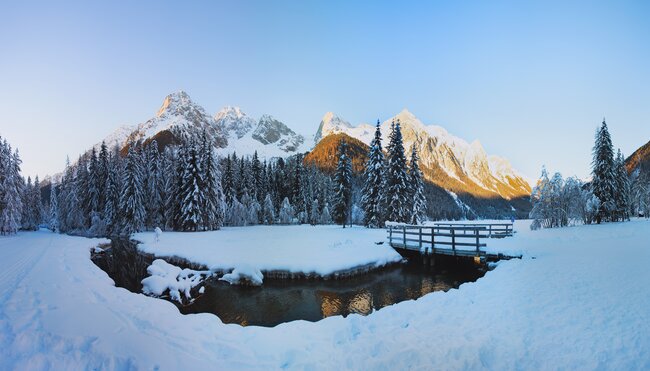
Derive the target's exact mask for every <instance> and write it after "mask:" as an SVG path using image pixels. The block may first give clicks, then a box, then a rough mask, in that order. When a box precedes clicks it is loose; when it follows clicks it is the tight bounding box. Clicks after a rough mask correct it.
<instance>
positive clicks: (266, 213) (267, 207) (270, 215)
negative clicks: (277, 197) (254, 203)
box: [262, 193, 275, 225]
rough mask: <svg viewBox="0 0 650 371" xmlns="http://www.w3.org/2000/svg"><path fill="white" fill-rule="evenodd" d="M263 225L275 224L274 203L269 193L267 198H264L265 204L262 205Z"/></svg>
mask: <svg viewBox="0 0 650 371" xmlns="http://www.w3.org/2000/svg"><path fill="white" fill-rule="evenodd" d="M262 223H264V224H268V225H271V224H274V223H275V210H274V207H273V201H272V200H271V195H270V194H268V193H267V194H266V197H264V204H263V205H262Z"/></svg>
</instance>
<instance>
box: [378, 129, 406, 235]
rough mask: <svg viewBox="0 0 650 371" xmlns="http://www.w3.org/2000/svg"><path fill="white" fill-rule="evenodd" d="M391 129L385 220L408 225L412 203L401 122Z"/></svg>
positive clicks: (386, 177) (386, 180)
mask: <svg viewBox="0 0 650 371" xmlns="http://www.w3.org/2000/svg"><path fill="white" fill-rule="evenodd" d="M391 129H392V130H391V133H390V141H389V143H388V163H387V165H386V174H385V183H384V202H383V204H384V211H385V214H384V215H385V217H384V219H385V220H387V221H392V222H401V223H406V222H408V217H409V215H410V204H411V203H410V202H409V200H408V196H409V189H408V184H407V173H406V156H405V155H404V144H403V143H402V132H401V129H400V123H399V120H397V122H396V123H393V124H392V125H391Z"/></svg>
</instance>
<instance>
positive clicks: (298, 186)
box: [291, 155, 307, 223]
mask: <svg viewBox="0 0 650 371" xmlns="http://www.w3.org/2000/svg"><path fill="white" fill-rule="evenodd" d="M291 204H292V205H293V209H294V210H295V213H296V217H298V222H299V223H303V222H305V219H306V217H307V216H306V212H305V211H306V205H305V199H304V192H303V166H302V156H301V155H298V156H296V164H295V167H294V173H293V187H292V188H291Z"/></svg>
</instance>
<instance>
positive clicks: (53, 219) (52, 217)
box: [48, 183, 59, 233]
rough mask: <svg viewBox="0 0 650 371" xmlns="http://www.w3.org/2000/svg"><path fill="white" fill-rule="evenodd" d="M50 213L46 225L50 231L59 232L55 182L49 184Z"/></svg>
mask: <svg viewBox="0 0 650 371" xmlns="http://www.w3.org/2000/svg"><path fill="white" fill-rule="evenodd" d="M50 187H51V190H50V213H49V218H48V219H49V220H48V227H49V228H50V230H51V231H52V232H55V233H59V199H58V196H57V195H56V188H57V186H56V184H54V183H52V184H51V185H50Z"/></svg>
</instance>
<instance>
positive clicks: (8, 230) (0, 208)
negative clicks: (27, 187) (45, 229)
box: [0, 140, 23, 235]
mask: <svg viewBox="0 0 650 371" xmlns="http://www.w3.org/2000/svg"><path fill="white" fill-rule="evenodd" d="M20 163H21V161H20V156H19V155H18V150H16V151H15V152H14V154H13V155H12V153H11V146H10V145H9V143H7V141H6V140H4V141H3V142H2V143H1V144H0V235H9V234H14V233H16V232H17V231H18V229H19V228H20V219H21V216H22V207H23V204H22V199H21V196H22V189H23V180H22V177H21V175H20Z"/></svg>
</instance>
